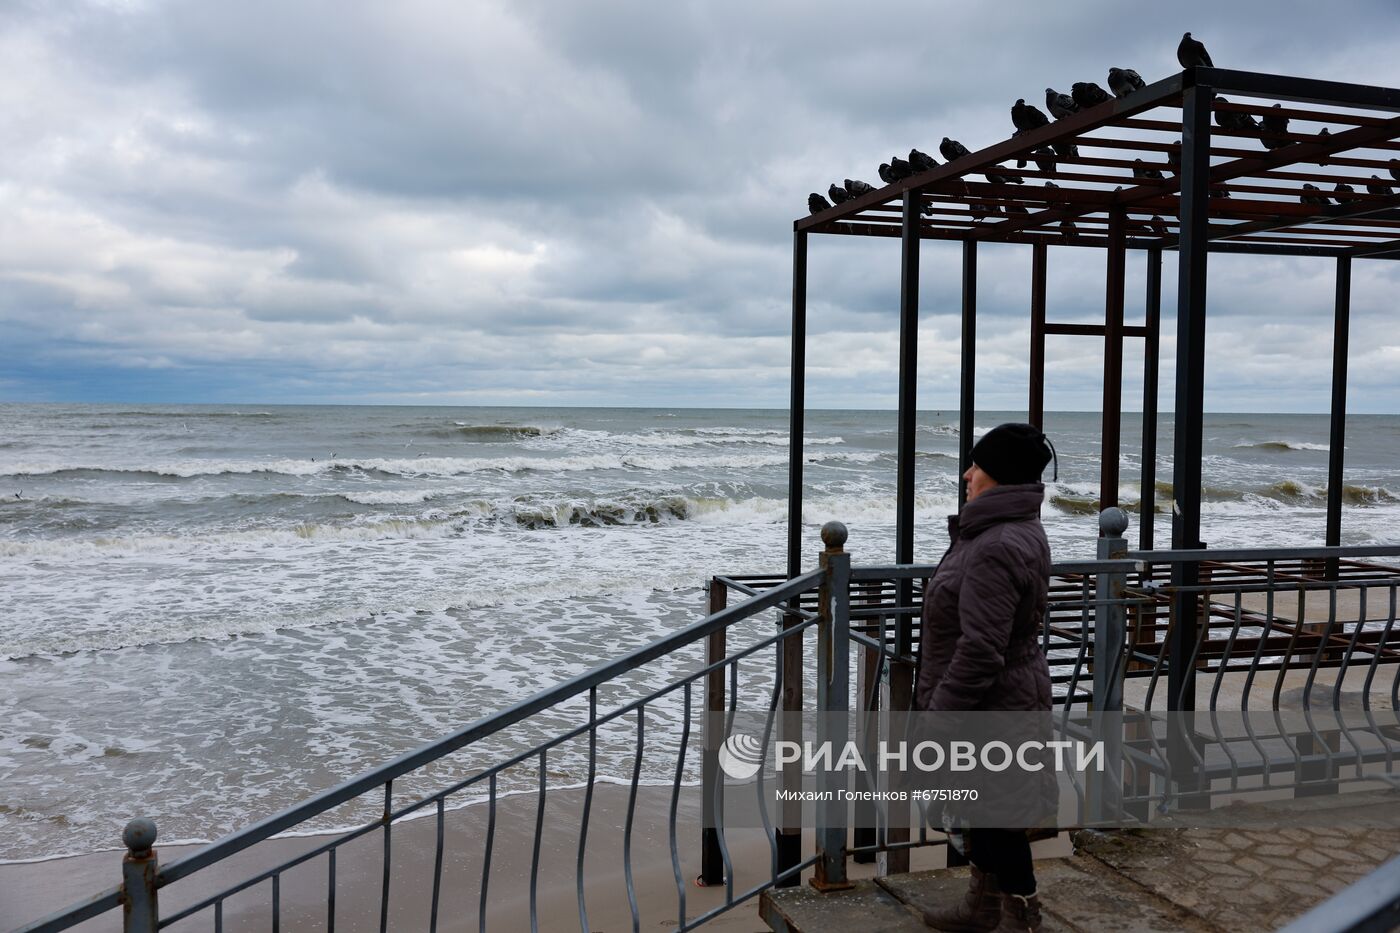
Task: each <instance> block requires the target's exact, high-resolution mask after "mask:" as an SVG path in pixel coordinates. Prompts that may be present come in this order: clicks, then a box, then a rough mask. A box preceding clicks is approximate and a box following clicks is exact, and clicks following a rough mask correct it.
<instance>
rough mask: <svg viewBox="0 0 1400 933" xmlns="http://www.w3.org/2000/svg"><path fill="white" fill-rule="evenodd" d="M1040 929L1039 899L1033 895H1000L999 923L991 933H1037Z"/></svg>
mask: <svg viewBox="0 0 1400 933" xmlns="http://www.w3.org/2000/svg"><path fill="white" fill-rule="evenodd" d="M1039 929H1040V897H1039V896H1038V895H1035V894H1006V893H1003V894H1002V895H1001V923H1000V924H998V925H997V928H996V929H995V930H993V931H992V933H1037V931H1038V930H1039Z"/></svg>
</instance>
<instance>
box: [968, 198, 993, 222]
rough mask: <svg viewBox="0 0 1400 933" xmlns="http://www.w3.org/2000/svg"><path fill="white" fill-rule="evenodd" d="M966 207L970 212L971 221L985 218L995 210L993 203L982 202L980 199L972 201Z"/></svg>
mask: <svg viewBox="0 0 1400 933" xmlns="http://www.w3.org/2000/svg"><path fill="white" fill-rule="evenodd" d="M967 209H968V210H969V211H971V212H972V222H973V223H978V222H979V221H982V220H986V219H987V218H988V217H991V216H992V215H993V214H995V213H996V212H997V209H996V205H995V204H983V203H982V202H981V201H973V202H972V203H971V204H969V205H968V206H967Z"/></svg>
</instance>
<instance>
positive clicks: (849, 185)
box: [846, 178, 875, 198]
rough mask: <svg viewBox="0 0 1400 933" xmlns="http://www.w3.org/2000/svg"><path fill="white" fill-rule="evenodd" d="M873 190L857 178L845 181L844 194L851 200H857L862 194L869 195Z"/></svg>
mask: <svg viewBox="0 0 1400 933" xmlns="http://www.w3.org/2000/svg"><path fill="white" fill-rule="evenodd" d="M874 190H875V189H874V187H872V186H871V185H869V184H867V183H866V182H863V181H861V180H860V179H859V178H847V179H846V193H847V194H849V195H850V196H851V197H853V198H858V197H860V196H861V195H862V194H869V193H870V192H872V191H874Z"/></svg>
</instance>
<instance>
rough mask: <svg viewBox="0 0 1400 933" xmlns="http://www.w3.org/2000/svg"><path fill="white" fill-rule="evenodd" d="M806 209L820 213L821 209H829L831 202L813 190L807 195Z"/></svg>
mask: <svg viewBox="0 0 1400 933" xmlns="http://www.w3.org/2000/svg"><path fill="white" fill-rule="evenodd" d="M807 209H808V210H809V211H811V212H812V213H813V214H820V213H821V212H822V211H829V210H831V202H830V201H828V200H827V199H826V198H824V197H822V196H821V195H819V194H817V193H816V192H815V191H813V192H812V193H811V194H809V195H807Z"/></svg>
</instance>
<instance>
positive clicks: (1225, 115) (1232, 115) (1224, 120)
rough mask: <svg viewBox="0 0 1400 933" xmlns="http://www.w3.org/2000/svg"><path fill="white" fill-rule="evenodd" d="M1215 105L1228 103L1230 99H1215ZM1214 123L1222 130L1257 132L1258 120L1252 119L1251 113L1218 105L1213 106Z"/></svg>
mask: <svg viewBox="0 0 1400 933" xmlns="http://www.w3.org/2000/svg"><path fill="white" fill-rule="evenodd" d="M1215 102H1216V104H1217V105H1219V104H1228V103H1229V102H1230V101H1229V100H1227V99H1226V98H1224V97H1217V98H1216V99H1215ZM1215 125H1216V126H1218V127H1220V128H1221V129H1222V130H1229V131H1230V132H1232V133H1250V134H1257V133H1258V132H1259V129H1260V127H1259V121H1258V120H1256V119H1254V114H1252V113H1240V112H1239V111H1238V110H1221V109H1220V107H1219V106H1216V108H1215Z"/></svg>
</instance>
